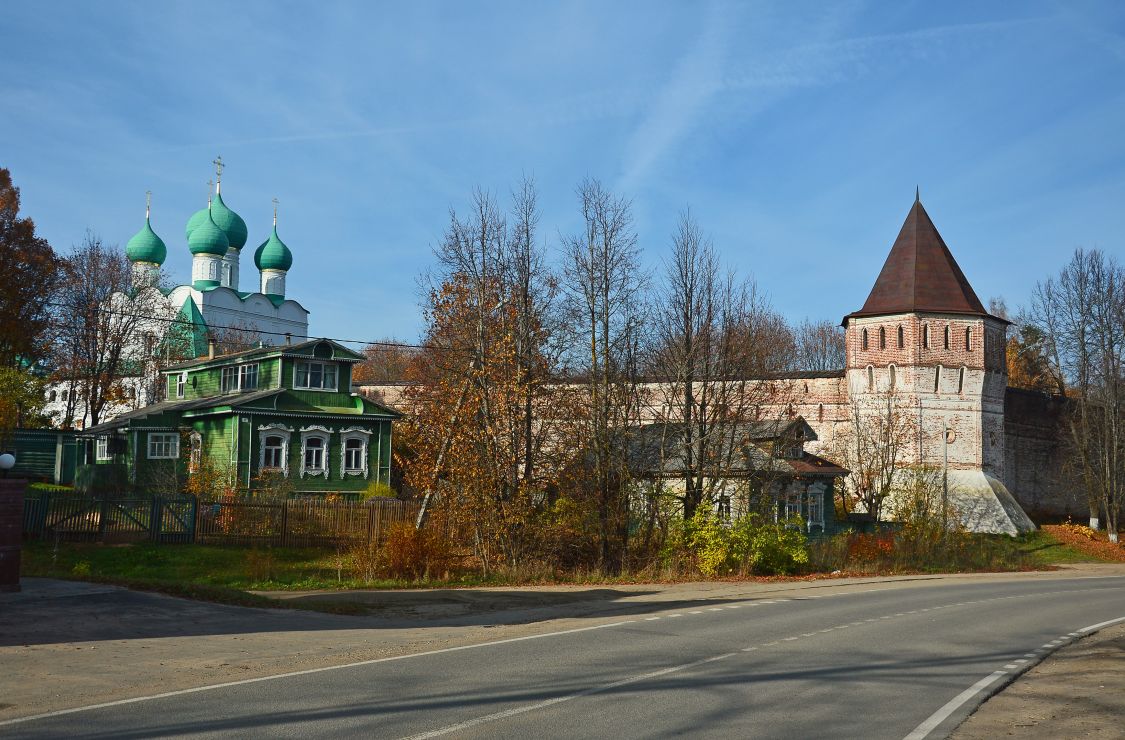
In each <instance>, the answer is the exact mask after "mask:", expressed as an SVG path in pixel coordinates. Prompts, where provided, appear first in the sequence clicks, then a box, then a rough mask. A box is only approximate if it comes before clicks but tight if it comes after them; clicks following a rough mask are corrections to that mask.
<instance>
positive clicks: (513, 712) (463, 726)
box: [407, 653, 738, 740]
mask: <svg viewBox="0 0 1125 740" xmlns="http://www.w3.org/2000/svg"><path fill="white" fill-rule="evenodd" d="M737 654H738V653H724V654H723V655H716V656H714V657H711V658H703V659H702V660H693V661H692V662H690V663H683V664H681V665H676V666H671V667H669V668H661V669H660V670H658V671H650V672H649V673H641V674H639V675H636V676H629V677H628V678H623V679H621V680H620V681H613V682H611V683H606V684H602V685H600V686H591V687H590V688H588V689H584V690H582V691H577V692H575V693H573V694H567V695H566V696H556V697H555V698H554V699H547V700H546V701H541V702H538V703H536V704H528V705H525V706H522V707H513V708H512V709H506V710H504V711H503V712H495V713H493V714H486V715H484V716H483V717H476V718H475V719H470V720H466V721H465V722H459V723H457V724H455V725H448V726H446V727H442V728H439V729H437V730H431V731H430V732H423V733H421V734H418V735H410V736H409V738H408V739H407V740H428V738H433V737H441V736H442V735H448V734H450V733H453V732H460V731H461V730H467V729H469V728H470V727H477V726H478V725H483V724H486V723H488V722H495V721H496V720H499V719H507V718H508V717H516V716H518V715H521V714H526V713H527V712H533V711H535V710H536V709H545V708H547V707H550V706H554V705H556V704H562V703H563V702H565V701H571V700H573V699H580V698H582V697H584V696H591V695H593V694H600V693H601V692H603V691H609V690H610V689H615V688H617V687H618V686H626V685H628V684H631V683H636V682H638V681H644V680H645V679H649V678H659V677H660V676H667V675H668V674H669V673H677V672H679V671H684V670H687V669H689V668H694V667H696V666H700V665H704V664H705V663H714V662H715V661H717V660H724V659H726V658H730V657H731V656H734V655H737Z"/></svg>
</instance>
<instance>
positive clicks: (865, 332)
mask: <svg viewBox="0 0 1125 740" xmlns="http://www.w3.org/2000/svg"><path fill="white" fill-rule="evenodd" d="M860 336H861V338H862V339H861V341H860V345H861V346H862V347H863V349H867V330H866V329H864V330H863V333H862V334H861V335H860Z"/></svg>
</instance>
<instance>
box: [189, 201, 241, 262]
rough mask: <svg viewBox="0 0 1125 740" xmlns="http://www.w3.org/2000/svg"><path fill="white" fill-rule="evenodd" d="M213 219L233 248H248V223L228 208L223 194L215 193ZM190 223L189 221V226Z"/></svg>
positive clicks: (212, 207) (212, 205)
mask: <svg viewBox="0 0 1125 740" xmlns="http://www.w3.org/2000/svg"><path fill="white" fill-rule="evenodd" d="M211 218H212V219H213V220H214V222H215V224H216V225H218V227H219V228H220V229H222V230H223V231H224V232H225V233H226V235H227V241H229V242H230V245H231V246H232V247H234V248H235V249H242V248H243V247H245V246H246V237H247V236H248V233H247V231H246V222H245V221H243V220H242V216H239V215H238V214H237V213H235V212H234V211H232V210H231V209H230V208H227V204H226V203H224V202H223V195H222V193H215V200H214V201H213V202H212V203H211ZM190 223H191V222H190V221H189V222H188V224H189V225H190Z"/></svg>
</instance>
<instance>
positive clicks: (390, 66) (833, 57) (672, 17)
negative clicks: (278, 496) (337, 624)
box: [0, 0, 1125, 340]
mask: <svg viewBox="0 0 1125 740" xmlns="http://www.w3.org/2000/svg"><path fill="white" fill-rule="evenodd" d="M0 59H2V61H3V65H2V68H3V74H2V75H0V99H2V100H3V101H4V104H3V108H2V110H3V113H2V114H0V141H2V142H3V144H4V145H3V147H2V148H0V166H3V167H8V168H9V169H10V170H11V171H12V176H13V178H14V179H15V181H16V184H17V185H18V186H20V187H21V189H22V193H23V206H24V211H25V213H26V214H27V215H30V216H31V217H33V218H34V219H35V221H36V223H37V224H38V228H39V231H40V233H41V234H42V235H43V236H45V237H46V238H47V239H48V240H50V242H51V243H52V244H53V245H54V246H55V248H56V249H59V250H60V251H66V250H68V249H69V247H70V245H72V244H75V243H77V242H79V241H80V240H81V238H82V235H83V233H84V231H85V229H86V228H91V229H93V230H94V231H96V232H97V233H99V234H100V235H101V236H102V237H103V238H104V239H106V240H107V241H110V242H117V243H120V244H121V245H124V243H125V242H126V241H127V240H128V239H129V237H130V236H132V234H133V233H135V232H136V231H137V229H138V228H139V227H140V226H141V224H142V223H143V221H142V219H143V216H144V192H145V191H146V190H152V191H153V225H154V228H155V229H156V231H157V233H159V234H160V235H161V236H162V237H163V238H164V240H165V242H166V243H167V244H168V247H169V259H168V263H167V267H168V268H169V269H170V270H171V272H172V273H173V275H174V276H176V277H178V278H180V279H181V280H187V279H188V278H189V276H190V256H189V254H188V252H187V247H186V242H185V239H184V234H183V226H184V223H185V222H186V220H187V218H188V216H190V215H191V213H192V212H194V211H195V210H197V209H198V208H201V207H203V206H204V205H205V204H206V200H205V199H206V184H205V183H206V181H207V180H208V178H210V177H212V176H213V170H212V166H211V164H210V162H211V160H212V159H213V158H214V157H215V155H217V154H221V155H222V157H223V159H224V161H225V162H226V163H227V169H226V171H225V172H224V176H223V194H224V198H225V200H226V202H227V204H228V205H230V206H231V207H232V208H234V209H235V210H236V211H238V212H239V213H240V214H241V215H242V216H243V218H245V219H246V222H247V224H248V225H249V229H250V242H249V245H250V246H251V247H252V246H253V245H255V244H257V243H259V242H260V241H262V240H263V239H264V238H265V237H266V236H267V235H268V229H269V224H270V218H271V208H272V206H271V203H270V201H271V199H272V198H274V197H277V198H278V199H279V200H280V202H281V216H280V227H279V232H280V234H281V236H282V238H283V239H284V240H285V241H286V242H287V243H288V244H289V246H290V247H291V248H292V250H293V252H294V256H295V261H294V266H293V269H292V271H291V272H290V278H289V283H288V291H287V292H288V294H289V295H290V296H291V297H294V298H296V299H297V300H299V301H301V302H302V303H303V304H304V305H305V306H306V307H307V308H308V309H309V310H310V311H311V312H312V316H311V328H312V331H313V333H315V334H317V335H321V336H333V337H341V338H358V339H375V338H380V337H385V336H396V337H398V338H402V339H408V340H409V339H415V338H417V336H418V334H419V330H420V328H421V316H420V311H419V310H418V294H417V288H416V277H417V275H418V274H419V273H420V272H421V271H422V270H424V269H425V268H426V267H427V266H429V265H430V264H431V263H432V253H431V247H432V245H433V244H435V243H436V242H437V241H438V239H439V238H440V235H441V233H442V230H443V229H444V227H445V224H446V221H447V214H448V209H449V208H450V207H451V206H452V207H454V208H462V207H464V206H465V205H466V203H467V201H468V197H469V195H470V193H471V191H472V188H473V187H474V186H477V185H479V186H481V187H483V188H485V189H489V190H492V191H494V192H496V193H497V194H499V195H500V196H504V195H506V193H507V192H508V190H509V188H510V186H511V185H512V184H513V183H515V182H516V181H517V180H518V179H519V178H520V177H521V175H522V174H524V173H527V174H530V175H533V176H534V178H535V179H536V181H537V183H538V185H539V189H540V198H541V204H542V210H543V218H542V227H543V236H544V237H545V238H546V240H547V241H548V242H549V245H550V247H551V248H552V249H555V248H557V245H558V243H559V238H558V235H559V234H560V233H569V232H571V231H573V230H574V229H575V228H576V226H577V209H576V207H575V197H574V188H575V185H576V184H577V183H578V182H579V181H580V180H581V179H582V178H584V177H586V176H587V175H590V176H594V177H597V178H600V179H601V180H602V181H603V182H604V183H605V184H607V185H608V186H609V187H611V188H612V189H614V190H616V191H618V192H620V193H621V194H624V195H626V196H628V197H630V198H631V199H632V200H633V204H634V212H635V216H636V225H637V230H638V233H639V236H640V241H641V245H642V247H643V249H644V254H645V259H646V261H647V262H648V264H649V265H650V266H652V267H653V268H657V267H658V266H659V264H660V260H661V259H662V258H663V256H664V255H665V254H666V252H667V249H668V243H669V237H670V234H671V232H672V228H673V225H674V221H675V219H676V216H677V213H678V212H679V211H680V210H681V209H682V208H683V207H685V206H690V207H691V208H692V210H693V212H694V213H695V215H696V217H697V218H698V220H699V221H700V222H701V224H702V226H703V228H704V229H705V230H706V231H707V232H708V233H709V234H710V235H711V236H712V238H713V240H714V242H715V244H716V246H717V247H718V249H719V251H720V252H721V253H722V254H723V255H724V257H725V258H726V260H727V261H728V262H729V263H730V264H732V265H733V266H735V267H736V268H737V269H738V270H739V271H740V272H742V273H744V274H745V273H749V274H753V275H754V277H755V278H756V279H757V281H758V283H759V285H760V286H761V287H762V288H764V289H765V290H766V291H768V293H769V294H770V296H771V298H772V300H773V303H774V305H775V307H776V308H777V309H779V310H780V311H781V312H782V313H784V314H785V315H786V316H788V317H790V318H792V319H795V320H796V319H800V318H802V317H804V316H809V317H812V318H821V317H826V318H831V319H839V318H840V317H841V316H843V315H844V314H845V313H847V312H849V311H852V310H855V309H857V308H859V306H860V305H861V304H862V303H863V300H864V298H865V297H866V295H867V292H868V290H869V289H870V287H871V283H872V282H873V281H874V279H875V276H876V275H877V274H878V271H879V268H880V267H881V266H882V263H883V260H884V259H885V257H886V254H887V251H888V250H889V249H890V246H891V243H892V242H893V240H894V237H895V235H896V234H897V232H898V229H899V227H900V225H901V223H902V221H903V219H904V218H905V216H906V213H907V210H908V209H909V207H910V204H911V202H912V201H913V197H914V187H915V185H916V184H918V185H920V186H921V190H922V200H923V203H925V205H926V207H927V210H928V211H929V212H930V215H931V216H932V218H933V219H934V221H935V223H936V224H937V226H938V228H939V229H940V230H941V232H942V234H943V236H944V237H945V240H946V242H947V243H948V244H949V246H950V248H951V249H952V251H953V253H954V255H955V256H956V258H957V259H958V261H959V263H960V264H961V266H962V269H963V270H964V271H965V273H966V275H967V276H968V278H969V280H970V281H971V282H972V283H973V285H974V287H975V288H976V290H977V292H978V294H979V295H980V296H981V298H982V299H983V300H985V301H987V300H988V298H989V297H991V296H998V295H1002V296H1004V297H1006V298H1007V300H1008V303H1009V304H1010V305H1013V306H1015V305H1021V304H1023V303H1025V302H1026V301H1027V299H1028V296H1029V295H1030V292H1031V289H1032V287H1033V286H1034V284H1035V282H1036V281H1037V280H1040V279H1042V278H1044V277H1045V276H1046V275H1048V274H1049V273H1051V272H1052V271H1055V270H1057V269H1058V268H1059V267H1060V266H1061V265H1062V263H1063V262H1064V261H1065V260H1066V259H1067V257H1068V255H1069V254H1070V252H1071V251H1072V250H1073V249H1074V248H1075V247H1078V246H1085V247H1099V248H1101V249H1103V250H1105V251H1107V252H1109V253H1111V254H1114V255H1116V256H1118V257H1119V258H1120V257H1125V248H1123V244H1125V4H1122V3H1117V2H1106V3H1079V2H1065V3H1064V2H1059V3H1049V2H1021V3H1012V2H971V3H952V2H943V3H932V2H879V3H862V2H861V3H846V2H842V3H829V2H807V3H793V2H784V3H781V2H779V3H662V4H659V3H651V2H640V3H625V2H618V3H604V2H590V3H565V4H561V3H560V4H547V3H526V2H512V3H453V2H443V3H425V2H412V3H403V4H399V5H391V4H376V3H368V2H353V3H343V2H317V3H311V2H310V3H268V4H267V3H250V2H239V3H208V2H198V1H197V2H192V3H152V2H146V3H141V2H132V3H121V2H97V3H59V2H54V3H48V2H26V3H25V2H18V1H16V0H7V2H5V3H4V8H3V23H0ZM245 251H246V252H247V253H246V254H244V256H243V265H244V266H243V277H242V282H243V285H242V287H243V289H247V288H250V289H253V288H252V287H251V286H252V285H253V284H254V283H255V281H256V278H257V273H256V271H255V270H254V269H253V266H252V255H251V254H249V252H250V251H251V250H250V249H247V250H245Z"/></svg>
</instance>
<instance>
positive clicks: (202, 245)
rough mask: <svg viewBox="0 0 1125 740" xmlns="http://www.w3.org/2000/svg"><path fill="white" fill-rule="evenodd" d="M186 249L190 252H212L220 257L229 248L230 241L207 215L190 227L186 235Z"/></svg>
mask: <svg viewBox="0 0 1125 740" xmlns="http://www.w3.org/2000/svg"><path fill="white" fill-rule="evenodd" d="M187 243H188V249H190V250H191V253H192V254H214V255H218V256H220V257H222V256H224V255H226V253H227V250H228V249H229V248H230V241H229V240H228V239H227V235H226V233H225V232H224V231H223V230H222V229H220V228H219V226H218V224H216V223H215V221H214V220H213V219H212V218H211V217H210V215H208V217H207V220H205V221H203V222H202V223H201V224H199V226H197V227H196V228H194V229H192V231H191V234H190V235H188V242H187Z"/></svg>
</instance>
